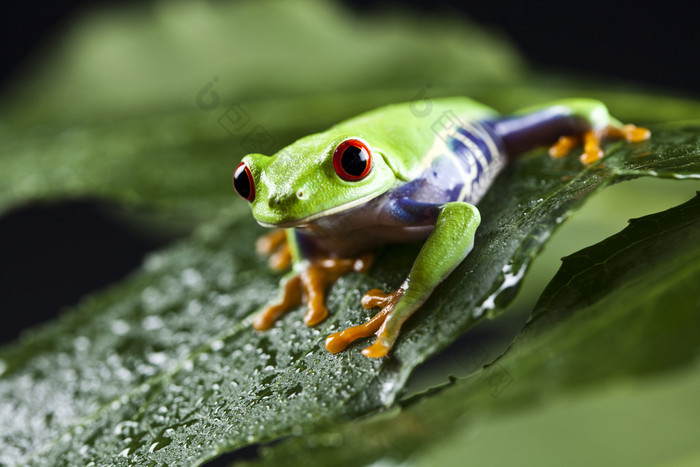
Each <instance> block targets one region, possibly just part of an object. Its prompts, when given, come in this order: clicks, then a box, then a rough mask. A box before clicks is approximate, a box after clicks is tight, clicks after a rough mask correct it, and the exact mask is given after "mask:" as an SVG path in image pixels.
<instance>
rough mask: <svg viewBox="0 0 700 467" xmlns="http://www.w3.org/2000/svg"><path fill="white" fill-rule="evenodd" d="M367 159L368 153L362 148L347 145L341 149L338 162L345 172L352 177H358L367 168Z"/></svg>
mask: <svg viewBox="0 0 700 467" xmlns="http://www.w3.org/2000/svg"><path fill="white" fill-rule="evenodd" d="M368 160H369V154H367V151H365V149H364V148H360V147H357V146H348V148H347V149H346V150H345V151H343V156H342V157H341V158H340V164H341V165H342V166H343V170H344V171H345V173H347V174H349V175H352V176H354V177H359V176H360V175H362V174H363V173H364V171H365V169H366V168H367V161H368Z"/></svg>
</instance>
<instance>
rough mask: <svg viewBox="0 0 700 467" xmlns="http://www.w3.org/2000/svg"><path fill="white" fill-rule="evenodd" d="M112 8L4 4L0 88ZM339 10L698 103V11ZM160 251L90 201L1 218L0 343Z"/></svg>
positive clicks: (684, 5)
mask: <svg viewBox="0 0 700 467" xmlns="http://www.w3.org/2000/svg"><path fill="white" fill-rule="evenodd" d="M118 3H123V2H117V1H102V2H89V1H86V0H82V1H80V0H63V1H60V0H53V1H49V0H46V1H43V2H41V1H29V2H16V3H10V4H5V9H4V11H3V14H2V15H0V40H1V41H2V68H1V69H0V86H2V87H3V88H5V87H7V85H8V83H11V82H12V80H13V79H16V77H17V76H18V75H20V73H21V70H22V68H23V65H24V64H26V63H28V62H29V61H31V58H32V56H33V55H35V54H36V53H37V52H38V51H40V50H41V49H42V45H43V44H45V43H47V42H49V41H50V40H51V38H52V37H55V36H56V35H58V34H60V32H61V30H62V29H63V28H65V27H67V25H68V24H70V21H71V20H72V19H74V18H76V16H77V15H79V14H80V12H81V11H83V10H84V9H85V8H86V7H92V6H95V5H97V4H100V5H104V4H114V5H116V4H118ZM343 3H345V4H346V5H347V6H349V7H350V8H352V9H353V10H354V11H355V13H356V14H355V15H354V17H355V18H357V20H359V21H361V18H362V15H363V14H364V13H365V12H371V11H373V10H377V9H386V8H392V7H396V8H401V9H414V10H417V11H419V12H420V13H421V14H422V15H436V16H439V15H441V14H444V13H445V12H447V13H448V14H451V15H460V14H463V15H465V16H468V17H470V18H472V19H473V20H475V21H477V22H478V23H481V24H482V25H484V26H486V27H489V28H493V29H496V30H499V31H501V32H502V33H504V34H505V35H506V36H507V37H509V38H510V40H511V41H512V42H513V43H514V44H515V45H516V47H517V48H518V49H519V50H520V52H521V54H522V55H523V56H524V57H525V58H526V59H527V60H528V61H529V63H530V64H531V65H532V66H534V67H538V68H540V69H543V70H545V71H565V72H574V73H585V74H588V75H593V76H597V77H598V78H599V79H600V78H601V77H602V78H603V79H605V77H611V78H617V79H623V80H630V81H635V82H638V83H646V84H649V85H652V87H657V88H658V89H659V90H662V91H664V92H669V91H670V92H673V93H675V94H678V95H683V96H688V97H697V96H700V80H699V73H698V71H699V70H700V66H699V63H698V56H699V54H698V50H697V49H698V47H699V46H700V40H699V39H700V34H699V32H698V27H697V23H698V21H699V19H700V18H698V7H697V6H696V5H695V3H696V2H663V3H662V2H658V3H654V4H652V3H648V4H647V3H640V2H606V3H601V4H597V3H589V2H588V3H587V2H576V3H568V2H556V3H555V2H547V3H542V4H538V3H532V2H514V1H502V0H487V1H479V2H461V3H455V2H446V1H431V2H429V1H409V2H366V1H347V0H346V1H344V2H343ZM0 170H2V168H1V167H0ZM169 240H171V238H163V237H160V238H156V237H153V236H146V235H143V234H139V233H137V232H134V231H131V230H128V229H125V228H124V227H123V226H120V225H119V224H118V223H117V222H115V221H114V220H113V217H112V216H109V215H106V214H105V213H104V209H102V207H101V205H99V204H98V203H96V202H91V201H89V200H86V201H81V202H72V203H67V204H61V205H39V206H29V207H24V208H21V209H18V210H15V211H13V212H10V213H8V214H5V215H4V216H3V217H2V218H0V264H1V266H0V311H1V312H2V314H3V325H2V326H0V342H6V341H8V340H11V339H14V338H16V337H17V336H18V335H19V333H20V331H21V330H22V329H24V328H26V327H28V326H31V325H34V324H36V323H39V322H41V321H44V320H47V319H49V318H51V317H53V316H55V315H56V313H57V312H58V311H59V310H60V309H61V307H65V306H68V305H72V304H75V303H76V302H77V301H78V299H79V298H80V297H81V296H82V295H84V294H85V293H87V292H89V291H91V290H95V289H97V288H100V287H103V286H105V285H108V284H110V283H112V282H114V281H115V280H118V279H119V278H120V277H123V276H124V275H125V274H127V273H128V272H129V271H130V270H133V269H134V268H136V267H137V266H138V265H139V264H140V262H141V259H142V258H143V255H144V254H145V253H146V252H147V251H149V250H151V249H153V248H156V247H158V246H161V245H162V244H164V243H166V242H167V241H169ZM37 285H39V287H37Z"/></svg>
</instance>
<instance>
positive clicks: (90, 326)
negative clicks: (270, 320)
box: [0, 127, 700, 464]
mask: <svg viewBox="0 0 700 467" xmlns="http://www.w3.org/2000/svg"><path fill="white" fill-rule="evenodd" d="M698 148H700V128H697V127H668V128H665V129H662V128H658V129H654V138H653V139H652V141H650V142H646V143H641V144H637V145H629V144H626V143H616V144H615V145H614V146H613V147H611V148H610V149H609V151H610V156H609V157H608V158H607V159H605V161H604V162H603V163H601V164H598V165H596V166H593V167H590V168H588V169H585V170H582V169H581V167H580V165H579V163H578V161H576V160H575V158H574V159H569V160H562V161H553V160H551V159H549V158H548V157H546V156H543V155H542V154H541V153H538V154H533V155H532V156H531V157H529V158H525V159H522V160H520V161H517V162H516V163H514V164H512V165H511V166H510V167H509V168H508V169H507V170H506V171H505V172H504V173H503V174H502V177H500V179H499V181H498V183H497V184H496V185H495V186H494V188H493V189H492V190H491V191H490V192H489V194H488V195H487V197H486V198H485V199H484V201H483V203H481V210H482V216H483V218H484V223H483V224H482V227H481V228H480V229H479V232H478V236H477V239H476V247H475V248H474V250H473V252H472V253H471V254H470V256H469V257H468V258H467V260H466V261H465V262H464V263H463V264H462V265H461V266H460V267H459V268H458V270H457V271H455V273H454V274H453V275H452V276H450V278H449V279H448V280H447V281H445V283H444V284H443V285H442V286H441V287H440V288H439V289H438V290H437V291H436V293H435V294H434V296H433V297H432V298H431V299H430V300H429V301H428V302H427V303H426V304H425V305H424V306H423V308H422V309H421V311H420V312H419V313H418V314H417V315H416V316H415V317H414V318H413V319H412V320H411V321H410V322H409V323H408V325H407V326H406V330H405V332H404V334H403V335H402V337H401V339H400V341H399V343H398V345H397V347H396V349H395V351H394V352H393V354H392V357H391V358H389V359H385V360H380V361H375V360H369V359H366V358H364V357H362V356H361V355H360V353H359V352H358V349H359V346H358V345H354V346H352V347H351V348H350V349H349V351H347V352H344V353H341V354H339V355H335V356H334V355H331V354H329V353H328V352H327V351H326V350H325V349H324V348H323V344H322V343H323V339H324V338H325V336H326V335H327V334H329V333H330V332H332V331H334V330H337V329H339V328H341V327H344V326H347V325H349V324H354V323H358V322H360V321H362V320H363V319H364V318H365V317H366V316H367V314H368V312H367V311H365V310H364V309H362V307H361V306H360V305H359V299H360V296H361V293H362V292H363V291H366V290H368V289H370V288H373V287H377V286H379V287H383V288H391V287H396V286H397V285H398V284H399V283H400V281H401V279H402V277H403V275H404V274H405V272H406V271H407V270H408V268H409V267H410V263H411V262H412V258H413V256H414V255H415V253H416V249H415V248H413V247H402V248H391V249H387V250H386V251H385V252H384V253H383V254H382V255H381V256H380V257H379V259H378V262H377V264H378V266H377V267H375V268H374V269H373V270H372V271H371V273H370V274H369V275H367V276H359V275H351V276H347V277H345V278H343V279H342V280H341V281H339V283H338V284H337V285H336V286H335V287H334V288H333V289H332V291H331V294H330V297H329V300H328V305H329V308H330V309H331V310H333V311H334V313H333V314H332V316H331V318H329V319H328V320H327V321H326V322H324V323H323V324H321V325H320V326H318V327H317V328H307V327H305V326H304V325H303V324H302V321H301V313H302V310H297V311H295V312H292V313H290V314H289V315H288V316H286V317H285V318H284V319H282V320H281V322H280V323H279V325H278V326H276V327H275V328H274V329H273V330H271V331H269V332H265V333H256V332H254V331H252V330H251V329H250V326H249V318H250V314H251V312H253V311H254V310H255V309H256V308H257V307H259V306H261V305H262V304H263V303H264V302H265V300H266V299H267V297H269V295H270V294H271V293H273V290H274V289H275V278H274V277H273V275H272V274H270V273H269V272H267V270H266V267H265V265H264V264H263V262H262V261H260V260H258V259H256V258H254V257H253V253H252V252H251V248H250V245H251V244H252V243H253V241H254V237H255V234H256V231H255V229H252V228H251V225H252V222H251V221H250V220H243V219H242V218H241V217H240V216H239V215H234V214H229V215H226V216H223V217H221V218H220V219H219V220H218V221H217V222H215V223H212V224H209V225H206V226H204V227H203V228H202V229H201V230H200V231H199V232H198V234H197V235H196V236H195V237H194V238H193V239H191V240H189V241H187V242H184V243H183V244H181V245H179V246H177V247H175V248H172V249H170V250H167V251H164V252H162V253H160V254H158V255H155V256H154V257H152V258H151V259H150V260H149V261H148V263H147V264H146V267H145V270H144V271H142V272H140V273H139V274H136V275H135V276H134V277H133V278H132V279H131V280H129V281H127V282H126V283H125V284H123V285H121V286H119V287H115V288H114V289H112V290H111V291H108V292H106V293H104V294H101V295H98V296H95V297H93V298H92V299H90V300H88V301H86V303H85V304H84V305H83V306H81V309H80V310H78V311H77V312H74V313H71V314H69V315H67V316H66V317H65V318H64V319H63V320H62V321H61V322H60V323H58V324H56V325H53V326H51V327H48V328H46V329H44V330H43V331H41V332H38V333H37V334H36V335H34V336H31V337H29V338H27V339H25V341H24V342H23V343H22V344H21V345H20V346H18V347H14V348H10V349H8V350H6V351H5V352H4V353H3V355H2V359H3V361H4V362H5V367H6V368H5V372H4V375H3V378H2V383H1V385H0V391H2V395H3V396H2V400H3V401H7V402H6V403H7V404H9V405H6V406H5V409H3V410H6V411H7V413H8V414H11V416H12V417H13V418H14V419H15V420H17V423H15V424H13V425H6V426H4V428H3V430H4V432H3V438H4V439H5V440H7V441H6V443H7V444H9V446H12V447H13V448H7V449H4V450H3V455H4V456H6V460H7V461H10V460H14V461H16V460H18V459H23V461H22V462H25V461H28V460H32V459H34V460H39V459H49V458H50V459H58V460H60V461H61V462H69V463H74V464H84V463H87V462H90V461H94V462H97V463H102V462H104V461H105V460H106V459H111V458H113V457H114V456H117V455H121V456H124V457H125V462H126V461H128V462H130V463H137V464H141V463H145V462H150V461H156V462H165V463H173V462H175V461H177V462H183V463H191V462H196V461H198V460H201V459H206V458H209V457H212V456H215V455H216V454H217V453H219V452H221V451H223V450H230V449H235V448H236V447H241V446H244V445H247V444H249V443H252V442H258V441H264V440H270V439H274V438H277V437H279V436H282V435H285V434H289V433H293V432H294V431H295V430H296V429H299V428H298V427H308V426H314V425H317V424H321V423H330V422H333V421H337V420H345V419H350V418H354V417H356V416H358V415H361V414H366V413H368V412H370V411H372V410H375V409H377V408H380V407H382V406H385V405H389V404H391V403H392V402H393V401H394V400H395V399H396V397H397V396H398V395H399V394H400V393H401V390H402V388H403V387H404V385H405V382H406V380H407V378H408V376H409V375H410V373H411V370H412V369H413V368H415V367H416V366H417V365H418V364H420V363H421V362H422V361H424V360H425V359H426V358H427V357H429V356H431V355H434V354H435V353H436V352H438V351H439V350H440V349H442V348H443V347H445V346H446V345H447V344H449V343H450V342H451V341H452V340H454V339H455V338H456V337H457V336H459V335H460V334H461V333H463V332H464V331H465V330H466V329H468V328H469V327H470V326H472V325H473V324H474V323H475V322H477V321H479V320H480V319H482V318H483V317H484V316H486V315H487V314H494V313H496V312H498V311H499V310H500V309H502V307H503V306H504V305H505V304H506V303H507V302H508V301H509V300H510V299H511V298H512V296H513V294H514V291H515V289H516V287H517V285H518V281H519V278H520V277H522V275H523V273H524V271H525V269H526V267H527V265H528V264H529V262H530V260H531V258H532V257H533V256H534V255H535V254H536V252H537V251H538V250H539V249H540V247H541V246H542V243H543V242H544V241H546V239H547V238H548V237H549V235H550V234H551V232H552V230H553V229H554V228H556V226H557V225H558V224H559V223H561V222H562V221H563V219H564V218H565V217H566V216H567V215H568V213H569V212H570V210H571V209H572V208H574V207H576V206H577V205H578V204H579V203H581V202H582V201H583V199H585V197H586V196H588V195H589V194H591V193H592V192H594V191H595V190H596V189H597V188H599V187H601V186H604V185H605V184H608V183H611V182H613V181H616V180H619V179H624V178H628V177H633V176H637V175H641V174H652V172H653V173H656V174H663V175H665V176H678V177H680V176H697V174H698V173H700V170H699V169H700V167H698V164H699V162H698V160H699V159H698V152H700V149H698ZM448 290H460V291H462V292H461V293H460V294H447V293H445V292H446V291H448ZM359 344H360V345H362V344H363V343H359ZM38 401H39V402H38Z"/></svg>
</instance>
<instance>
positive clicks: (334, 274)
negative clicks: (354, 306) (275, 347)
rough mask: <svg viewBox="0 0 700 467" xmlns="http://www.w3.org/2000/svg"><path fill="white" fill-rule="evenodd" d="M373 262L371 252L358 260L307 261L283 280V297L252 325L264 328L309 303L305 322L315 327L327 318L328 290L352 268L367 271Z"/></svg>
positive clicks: (256, 318) (258, 316) (266, 308)
mask: <svg viewBox="0 0 700 467" xmlns="http://www.w3.org/2000/svg"><path fill="white" fill-rule="evenodd" d="M371 263H372V255H370V254H367V255H364V256H361V257H359V258H356V259H335V258H326V259H320V260H315V261H310V262H308V263H307V264H306V265H305V267H304V269H303V270H302V271H301V272H300V273H298V274H293V275H291V276H289V277H287V278H285V279H284V280H283V281H282V296H281V297H280V299H279V300H277V301H276V302H274V303H270V304H268V305H267V306H266V307H265V308H264V309H263V310H262V311H261V312H260V313H259V314H258V315H257V316H256V317H255V319H254V321H253V328H255V329H257V330H259V331H262V330H265V329H269V328H270V327H272V325H273V324H274V322H275V321H276V320H277V319H278V318H279V317H280V316H282V315H283V314H284V313H286V312H288V311H289V310H291V309H293V308H295V307H297V306H299V305H300V304H301V303H302V302H306V306H307V309H306V314H305V315H304V323H306V325H308V326H315V325H316V324H318V323H320V322H322V321H323V320H324V319H326V317H328V309H327V308H326V305H325V300H326V290H327V289H328V287H329V286H330V285H331V284H333V283H334V282H335V281H337V280H338V279H339V278H340V277H341V276H344V275H345V274H347V273H349V272H350V271H357V272H364V271H366V270H367V269H369V266H370V265H371Z"/></svg>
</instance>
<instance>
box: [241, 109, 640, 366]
mask: <svg viewBox="0 0 700 467" xmlns="http://www.w3.org/2000/svg"><path fill="white" fill-rule="evenodd" d="M427 110H428V112H426V109H421V110H420V111H418V110H417V107H416V105H415V103H414V102H405V103H399V104H391V105H387V106H384V107H381V108H378V109H375V110H371V111H368V112H365V113H363V114H360V115H358V116H356V117H354V118H350V119H348V120H345V121H343V122H341V123H338V124H336V125H334V126H332V127H331V128H329V129H328V130H326V131H323V132H320V133H315V134H312V135H309V136H306V137H303V138H301V139H299V140H297V141H295V142H294V143H292V144H291V145H289V146H287V147H285V148H283V149H282V150H280V151H278V152H277V153H275V154H273V155H271V156H268V155H264V154H260V153H252V154H248V155H246V156H245V157H243V159H242V160H241V162H240V163H239V164H238V165H237V167H236V168H235V170H234V173H233V177H232V181H233V187H234V190H235V191H236V193H237V194H238V195H239V196H240V197H241V198H243V199H244V200H245V201H247V202H248V204H249V205H250V208H251V211H252V214H253V217H254V218H255V220H256V221H257V222H258V223H259V224H260V225H261V226H263V227H267V228H271V229H273V230H271V232H270V233H269V234H266V235H264V236H262V237H261V238H260V239H259V240H258V242H257V244H256V248H257V250H258V252H260V253H261V254H263V255H267V256H269V264H270V266H271V267H272V268H273V269H276V270H280V271H283V270H286V269H290V268H291V270H290V271H289V272H288V273H287V274H285V275H284V276H283V277H282V279H281V281H280V294H279V296H278V297H276V298H274V299H273V300H271V301H270V302H268V303H267V304H266V305H265V306H264V307H263V308H262V309H261V310H260V311H259V312H258V313H257V314H256V315H255V317H254V319H253V320H252V326H253V328H255V329H256V330H258V331H261V332H262V331H265V330H267V329H270V328H271V327H272V326H273V325H274V324H275V322H277V321H278V320H279V319H280V318H281V317H282V316H283V315H284V314H285V313H287V312H289V311H290V310H293V309H295V308H297V307H300V306H302V305H305V306H306V311H305V313H304V318H303V320H304V323H305V324H306V325H308V326H316V325H318V324H319V323H321V322H323V321H324V320H325V319H326V318H327V317H328V316H329V310H328V309H327V307H326V303H325V302H326V295H327V293H328V292H329V289H330V287H331V286H332V284H334V283H335V282H336V281H338V280H339V279H340V278H341V277H342V276H344V275H346V274H349V273H351V272H357V273H365V272H367V271H368V269H369V268H370V267H371V266H372V263H373V260H374V253H373V252H375V251H376V250H377V249H378V248H381V247H383V246H385V245H390V244H395V243H412V242H422V247H421V248H420V251H419V252H418V254H417V257H416V258H415V260H414V262H413V265H412V267H411V269H410V271H408V273H407V274H406V276H405V279H404V280H403V282H402V283H401V284H400V285H399V286H398V288H397V289H396V290H392V291H389V292H385V291H382V290H380V289H372V290H369V291H367V292H366V293H365V294H364V295H363V296H362V298H361V300H360V304H361V306H362V307H364V308H365V309H367V310H371V309H374V308H377V309H378V312H376V314H374V315H373V316H371V317H369V318H368V319H367V320H366V321H365V322H364V323H359V324H356V325H353V326H350V327H348V328H346V329H343V330H340V331H337V332H334V333H332V334H330V335H328V337H327V338H326V340H325V347H326V349H327V350H328V351H330V352H331V353H334V354H335V353H338V352H341V351H343V350H345V349H347V348H348V347H349V346H350V345H351V344H352V343H353V342H355V341H357V340H360V339H363V338H366V337H370V336H372V335H374V336H375V337H374V341H373V342H372V343H371V344H370V345H369V346H367V347H365V348H364V349H363V350H362V355H364V356H366V357H369V358H382V357H385V356H387V355H389V353H390V351H391V349H392V348H393V347H394V345H395V344H396V342H397V339H398V338H399V335H400V333H401V328H402V326H403V324H404V323H405V322H406V321H407V320H408V319H409V318H410V317H411V316H412V315H414V313H415V312H416V311H417V310H418V309H420V308H421V306H422V305H423V304H424V303H425V302H426V300H428V298H429V297H430V296H431V295H432V294H433V292H434V291H435V289H436V288H437V287H438V285H439V284H440V283H441V282H443V281H444V280H445V279H446V278H447V277H448V276H449V275H450V274H451V273H452V272H453V271H454V270H455V268H457V266H458V265H459V264H460V263H461V262H462V261H463V260H464V259H465V257H466V256H467V255H468V254H469V253H470V251H472V249H473V248H474V239H475V233H476V231H477V228H478V226H479V224H480V221H481V215H480V212H479V209H478V208H477V204H478V203H479V201H480V200H481V199H482V198H483V196H484V195H485V194H486V192H487V191H488V189H489V187H491V186H492V185H493V184H494V183H497V180H498V176H499V174H500V173H501V172H502V170H503V169H504V168H505V167H506V166H507V164H508V163H509V162H510V161H512V160H513V159H514V158H516V157H517V156H519V155H521V154H524V153H527V152H529V151H531V150H533V149H535V148H538V147H543V146H550V148H549V154H550V155H551V156H552V157H554V158H558V157H563V156H565V155H567V154H569V153H570V152H572V151H573V150H574V148H576V147H579V146H580V145H582V153H581V155H580V161H581V164H582V165H583V166H591V165H593V164H597V163H599V162H600V161H601V160H602V159H603V157H604V155H605V154H604V151H603V150H602V149H601V144H602V142H603V141H604V140H606V139H624V140H626V141H628V142H629V143H638V142H640V141H644V140H646V139H649V137H650V131H649V130H648V129H646V128H642V127H637V126H635V125H631V124H628V125H623V124H622V123H621V122H620V121H619V120H617V119H615V118H614V117H612V116H611V115H610V112H609V111H608V108H607V107H606V105H605V104H604V103H603V102H601V101H599V100H595V99H589V98H569V99H561V100H557V101H551V102H548V103H545V104H540V105H536V106H532V107H528V108H524V109H521V110H518V111H515V112H513V113H511V114H505V115H501V114H499V113H498V112H496V111H495V110H494V109H492V108H491V107H489V106H486V105H484V104H481V103H479V102H477V101H475V100H473V99H469V98H466V97H452V98H439V99H432V100H431V101H430V106H429V108H428V109H427Z"/></svg>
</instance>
